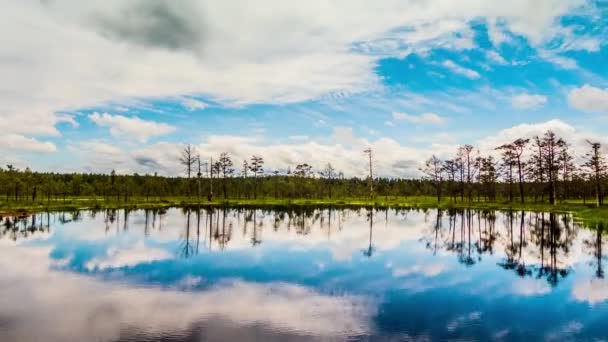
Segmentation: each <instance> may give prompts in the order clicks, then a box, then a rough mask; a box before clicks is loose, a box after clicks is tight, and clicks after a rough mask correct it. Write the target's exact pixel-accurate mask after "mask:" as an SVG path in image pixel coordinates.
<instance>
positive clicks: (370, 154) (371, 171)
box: [363, 147, 374, 199]
mask: <svg viewBox="0 0 608 342" xmlns="http://www.w3.org/2000/svg"><path fill="white" fill-rule="evenodd" d="M363 152H364V153H365V154H367V156H368V158H369V198H370V199H374V168H373V165H372V158H373V152H372V148H371V147H370V148H368V149H366V150H365V151H363Z"/></svg>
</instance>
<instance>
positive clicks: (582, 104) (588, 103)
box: [568, 84, 608, 114]
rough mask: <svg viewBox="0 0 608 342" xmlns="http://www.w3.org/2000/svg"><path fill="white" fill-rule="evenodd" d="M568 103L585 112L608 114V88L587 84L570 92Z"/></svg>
mask: <svg viewBox="0 0 608 342" xmlns="http://www.w3.org/2000/svg"><path fill="white" fill-rule="evenodd" d="M568 103H569V104H570V106H572V107H574V108H576V109H578V110H581V111H584V112H592V113H606V114H608V89H601V88H595V87H592V86H590V85H588V84H585V85H583V86H582V87H580V88H575V89H572V90H571V91H570V93H568Z"/></svg>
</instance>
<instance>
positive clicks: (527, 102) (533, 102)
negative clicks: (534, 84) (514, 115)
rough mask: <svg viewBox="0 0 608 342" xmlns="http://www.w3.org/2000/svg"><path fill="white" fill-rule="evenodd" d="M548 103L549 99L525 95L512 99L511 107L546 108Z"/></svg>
mask: <svg viewBox="0 0 608 342" xmlns="http://www.w3.org/2000/svg"><path fill="white" fill-rule="evenodd" d="M546 103H547V97H546V96H543V95H538V94H527V93H523V94H520V95H515V96H513V97H512V98H511V105H512V106H513V108H518V109H534V108H539V107H542V106H544V105H545V104H546Z"/></svg>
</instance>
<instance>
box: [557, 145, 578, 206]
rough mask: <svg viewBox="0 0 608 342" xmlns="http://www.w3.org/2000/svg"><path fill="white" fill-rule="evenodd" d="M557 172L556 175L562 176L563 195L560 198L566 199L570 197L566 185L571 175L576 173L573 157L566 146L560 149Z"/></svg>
mask: <svg viewBox="0 0 608 342" xmlns="http://www.w3.org/2000/svg"><path fill="white" fill-rule="evenodd" d="M558 159H559V164H560V167H559V171H558V173H559V174H561V176H562V185H563V189H562V190H563V194H562V196H561V197H560V198H568V196H569V195H570V191H569V188H570V187H569V186H568V183H570V181H571V180H572V175H573V174H574V172H575V171H576V166H574V157H572V155H571V154H570V152H569V151H568V144H564V146H563V147H562V149H561V150H560V151H559V157H558Z"/></svg>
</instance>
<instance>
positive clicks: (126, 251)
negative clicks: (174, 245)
mask: <svg viewBox="0 0 608 342" xmlns="http://www.w3.org/2000/svg"><path fill="white" fill-rule="evenodd" d="M172 257H173V255H172V254H171V253H169V252H167V251H166V250H164V249H161V248H152V247H148V246H146V245H145V243H144V242H143V241H139V242H138V243H136V244H135V245H133V246H129V245H127V246H120V245H118V246H113V247H112V248H110V249H108V250H107V251H106V255H104V256H100V257H96V258H94V259H92V260H90V261H89V262H87V264H86V268H87V269H88V270H96V269H99V270H104V269H107V268H120V267H126V266H134V265H139V264H142V263H147V262H153V261H158V260H167V259H171V258H172Z"/></svg>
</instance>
